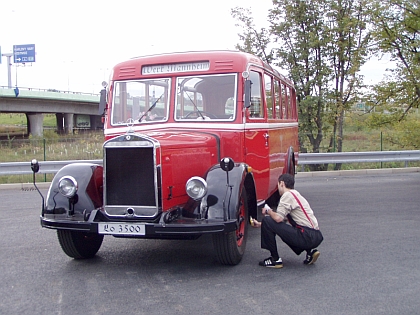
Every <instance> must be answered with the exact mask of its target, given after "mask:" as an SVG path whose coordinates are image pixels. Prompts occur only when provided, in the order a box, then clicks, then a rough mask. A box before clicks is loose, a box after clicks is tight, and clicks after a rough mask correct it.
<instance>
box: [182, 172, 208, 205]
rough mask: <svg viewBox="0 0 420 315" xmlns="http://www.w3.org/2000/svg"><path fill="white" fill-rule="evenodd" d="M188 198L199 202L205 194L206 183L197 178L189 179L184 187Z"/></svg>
mask: <svg viewBox="0 0 420 315" xmlns="http://www.w3.org/2000/svg"><path fill="white" fill-rule="evenodd" d="M185 190H186V191H187V194H188V196H190V197H191V198H192V199H194V200H199V199H201V198H203V197H204V196H205V195H206V194H207V183H206V181H205V180H204V179H202V178H201V177H198V176H194V177H191V178H190V179H189V180H188V181H187V184H186V185H185Z"/></svg>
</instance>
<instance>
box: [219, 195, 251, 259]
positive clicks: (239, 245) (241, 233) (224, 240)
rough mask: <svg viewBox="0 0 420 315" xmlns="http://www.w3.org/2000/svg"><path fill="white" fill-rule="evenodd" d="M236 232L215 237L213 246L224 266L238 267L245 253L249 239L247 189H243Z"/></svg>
mask: <svg viewBox="0 0 420 315" xmlns="http://www.w3.org/2000/svg"><path fill="white" fill-rule="evenodd" d="M237 224H238V228H237V229H236V231H232V232H227V233H217V234H214V235H213V246H214V249H215V251H216V257H217V260H218V261H219V262H220V263H221V264H223V265H237V264H239V262H240V261H241V260H242V257H243V255H244V253H245V247H246V240H247V238H248V201H247V194H246V190H245V188H242V193H241V199H240V201H239V207H238V211H237Z"/></svg>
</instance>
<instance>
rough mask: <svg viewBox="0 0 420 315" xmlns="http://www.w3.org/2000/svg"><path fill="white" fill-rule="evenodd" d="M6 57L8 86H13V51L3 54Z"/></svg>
mask: <svg viewBox="0 0 420 315" xmlns="http://www.w3.org/2000/svg"><path fill="white" fill-rule="evenodd" d="M1 55H2V56H4V57H7V87H8V88H9V89H11V88H12V61H11V60H10V59H11V58H12V56H13V54H12V53H8V54H1Z"/></svg>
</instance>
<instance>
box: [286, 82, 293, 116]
mask: <svg viewBox="0 0 420 315" xmlns="http://www.w3.org/2000/svg"><path fill="white" fill-rule="evenodd" d="M287 96H288V97H287V118H289V119H293V118H294V117H293V108H292V89H291V88H290V87H287Z"/></svg>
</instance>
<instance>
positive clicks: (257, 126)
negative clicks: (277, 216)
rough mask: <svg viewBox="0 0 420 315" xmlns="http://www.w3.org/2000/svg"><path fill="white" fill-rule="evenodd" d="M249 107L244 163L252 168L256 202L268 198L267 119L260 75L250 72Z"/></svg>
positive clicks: (245, 132) (247, 111)
mask: <svg viewBox="0 0 420 315" xmlns="http://www.w3.org/2000/svg"><path fill="white" fill-rule="evenodd" d="M248 80H250V81H251V83H252V84H251V100H250V101H251V106H250V107H249V108H247V109H246V112H245V125H244V126H245V130H244V136H245V139H244V144H245V162H246V163H247V164H248V165H249V166H251V167H252V171H253V174H254V179H255V182H256V191H257V200H258V201H261V200H264V199H266V198H267V197H268V195H267V192H268V188H269V187H268V184H269V176H270V166H269V134H268V128H267V127H268V124H267V117H266V116H265V111H264V101H263V95H264V93H263V86H262V82H263V81H262V75H261V73H259V72H256V71H250V73H249V78H248Z"/></svg>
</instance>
